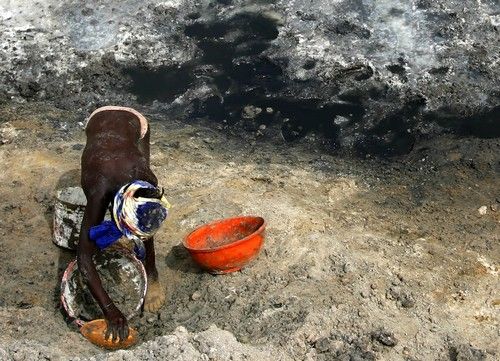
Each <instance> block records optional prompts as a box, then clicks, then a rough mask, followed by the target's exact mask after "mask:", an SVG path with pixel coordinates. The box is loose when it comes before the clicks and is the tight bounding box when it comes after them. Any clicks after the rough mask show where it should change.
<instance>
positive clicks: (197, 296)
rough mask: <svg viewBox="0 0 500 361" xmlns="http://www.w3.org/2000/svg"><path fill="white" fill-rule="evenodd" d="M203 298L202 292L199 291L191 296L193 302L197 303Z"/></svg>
mask: <svg viewBox="0 0 500 361" xmlns="http://www.w3.org/2000/svg"><path fill="white" fill-rule="evenodd" d="M200 298H201V292H198V291H195V292H194V293H193V294H192V295H191V299H192V300H193V301H197V300H199V299H200Z"/></svg>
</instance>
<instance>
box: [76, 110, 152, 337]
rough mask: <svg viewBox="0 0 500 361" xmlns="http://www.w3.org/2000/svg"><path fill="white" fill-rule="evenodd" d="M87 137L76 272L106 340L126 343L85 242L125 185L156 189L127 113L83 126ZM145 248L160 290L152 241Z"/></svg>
mask: <svg viewBox="0 0 500 361" xmlns="http://www.w3.org/2000/svg"><path fill="white" fill-rule="evenodd" d="M86 135H87V144H86V146H85V149H84V150H83V154H82V160H81V167H82V177H81V184H82V188H83V191H84V193H85V196H86V197H87V207H86V208H85V213H84V216H83V221H82V225H81V230H80V239H79V244H78V249H77V262H78V268H79V269H80V271H81V273H82V275H83V278H84V279H85V281H86V283H87V285H88V287H89V290H90V292H91V293H92V295H93V296H94V299H95V300H96V301H97V303H98V304H99V306H100V307H101V310H102V312H103V314H104V317H105V319H106V321H107V330H106V336H105V337H106V338H108V337H112V338H113V340H117V339H121V340H124V339H126V338H127V337H128V323H127V319H126V317H125V316H124V315H123V313H122V312H121V311H120V310H119V309H118V307H116V305H115V304H114V303H113V300H112V299H111V298H110V297H109V295H108V294H107V292H106V291H105V290H104V288H103V287H102V283H101V280H100V278H99V274H98V273H97V271H96V267H95V264H94V262H93V260H92V256H93V255H94V253H95V252H99V249H98V248H97V246H96V245H95V243H94V242H93V241H92V240H90V239H89V230H90V228H91V227H93V226H96V225H98V224H100V223H101V222H102V221H103V220H104V216H105V214H106V210H107V209H108V207H109V205H110V204H112V201H113V198H114V195H115V194H116V192H117V191H118V190H119V189H120V188H121V187H122V186H123V185H125V184H127V183H130V182H132V181H134V180H144V181H147V182H149V183H151V184H153V185H155V186H157V185H158V180H157V178H156V176H155V175H154V174H153V172H152V171H151V169H150V163H149V158H150V156H149V137H150V135H149V129H148V131H147V133H146V135H145V136H144V137H143V138H142V139H140V123H139V121H138V119H137V117H136V116H135V115H134V114H131V113H129V112H126V111H121V110H112V111H103V112H100V113H97V114H95V115H94V116H93V117H92V119H90V121H89V123H88V125H87V129H86ZM144 246H145V248H146V257H145V261H144V266H145V269H146V273H147V276H148V282H152V283H153V284H157V285H158V286H159V283H158V271H157V269H156V265H155V250H154V243H153V239H152V238H151V239H148V240H145V242H144ZM148 291H149V289H148ZM161 303H162V301H161Z"/></svg>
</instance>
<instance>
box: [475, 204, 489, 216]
mask: <svg viewBox="0 0 500 361" xmlns="http://www.w3.org/2000/svg"><path fill="white" fill-rule="evenodd" d="M477 211H478V212H479V214H480V215H482V216H484V215H485V214H486V212H487V211H488V207H486V206H481V207H479V209H478V210H477Z"/></svg>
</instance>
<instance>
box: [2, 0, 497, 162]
mask: <svg viewBox="0 0 500 361" xmlns="http://www.w3.org/2000/svg"><path fill="white" fill-rule="evenodd" d="M424 3H425V6H424V5H422V6H420V5H419V6H414V4H413V2H405V3H401V2H399V1H395V0H385V1H378V2H375V3H371V2H369V3H365V2H359V1H358V2H349V1H343V0H339V1H335V2H333V3H332V2H331V1H330V0H318V1H315V2H313V3H310V2H308V1H304V0H300V1H292V2H291V1H287V0H278V1H273V2H267V1H256V0H253V1H243V0H233V1H229V0H219V1H215V2H208V1H206V2H203V1H202V2H200V1H195V0H176V1H166V2H165V1H163V2H162V1H148V2H146V3H143V2H134V1H132V2H127V3H125V4H123V3H120V2H117V1H116V0H112V1H108V2H106V3H103V4H101V5H99V6H97V5H86V6H85V7H84V8H81V6H80V4H78V3H77V2H75V1H74V0H62V1H55V0H47V1H44V2H43V3H42V4H39V3H32V4H31V3H30V4H29V5H26V6H22V7H19V6H15V5H14V4H13V3H12V4H11V3H9V2H7V3H5V4H2V7H1V9H0V10H1V12H2V13H3V14H6V15H5V17H3V19H2V20H3V21H2V23H1V24H0V31H1V32H2V45H3V48H2V56H1V57H0V67H1V68H2V70H3V71H2V72H1V74H0V95H2V94H4V95H5V96H6V97H8V98H9V99H13V100H19V101H25V100H34V101H50V102H53V103H55V104H56V105H57V106H58V107H60V108H63V109H82V119H83V118H84V117H85V114H88V112H90V111H91V110H92V109H95V108H96V107H97V106H100V105H103V104H104V103H106V104H110V103H127V104H129V105H131V106H135V107H141V106H146V107H147V109H148V112H149V113H161V114H165V113H168V115H172V116H176V117H178V118H179V119H184V120H186V121H189V120H191V119H192V118H197V117H202V118H207V117H208V118H209V119H210V120H214V121H215V122H217V125H219V122H226V123H227V124H230V125H237V127H240V126H241V127H245V128H246V127H247V126H248V124H245V123H248V122H242V121H241V120H242V119H245V120H254V119H255V120H259V121H260V120H261V118H262V120H265V122H264V121H263V122H260V123H257V124H256V125H255V127H258V126H259V124H264V125H266V126H267V127H269V124H270V123H271V122H272V123H274V124H275V125H276V127H277V128H281V132H276V133H275V136H277V137H279V136H282V137H283V138H284V139H285V140H286V141H290V142H292V141H295V140H297V139H300V138H306V139H307V140H308V141H311V142H313V141H321V142H326V143H328V144H332V145H335V146H337V147H338V146H340V147H342V148H343V149H345V150H346V151H356V152H359V153H368V154H371V153H376V154H380V155H387V156H391V155H398V154H404V153H408V152H409V151H411V149H412V148H413V147H414V144H415V142H416V141H417V140H418V139H420V138H425V136H426V135H429V134H438V133H440V132H442V131H443V130H453V131H455V132H456V133H457V134H459V135H467V134H472V135H474V136H478V137H495V136H500V128H499V127H497V126H496V123H495V121H496V119H497V118H498V112H499V111H500V107H499V105H498V94H499V88H498V84H497V82H496V80H497V79H498V78H499V76H500V74H499V73H500V68H499V67H498V66H497V63H496V61H495V59H496V56H497V54H498V48H499V43H498V19H497V18H498V15H497V8H496V4H495V2H494V1H486V2H483V3H482V5H481V6H480V7H477V4H476V1H475V0H464V1H462V2H460V4H458V3H456V2H453V1H451V0H436V1H433V2H419V4H424ZM472 8H474V9H477V11H469V10H468V9H472ZM61 22H62V23H64V24H66V28H68V29H71V31H61V28H60V27H59V26H58V24H59V23H61ZM167 24H169V25H167ZM416 24H418V26H417V25H416ZM241 29H246V32H245V33H246V35H242V33H241V31H242V30H241ZM248 34H252V35H251V36H250V35H248ZM353 44H355V46H353ZM455 54H462V56H455ZM26 69H29V71H27V70H26ZM165 84H168V86H167V87H166V86H164V85H165ZM286 120H288V121H286ZM255 127H254V126H250V127H249V128H251V129H249V130H250V131H251V133H254V132H255V130H256V129H253V128H255ZM312 132H314V133H315V134H318V136H317V137H308V135H310V134H311V133H312ZM421 136H424V137H421ZM314 139H318V140H314Z"/></svg>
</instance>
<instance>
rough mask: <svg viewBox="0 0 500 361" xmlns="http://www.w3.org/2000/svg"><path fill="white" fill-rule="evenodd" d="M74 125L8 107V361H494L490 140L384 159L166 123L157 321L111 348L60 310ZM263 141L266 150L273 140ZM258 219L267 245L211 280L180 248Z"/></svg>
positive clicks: (3, 310) (35, 109)
mask: <svg viewBox="0 0 500 361" xmlns="http://www.w3.org/2000/svg"><path fill="white" fill-rule="evenodd" d="M80 116H81V115H77V114H73V113H71V112H63V111H60V110H57V109H55V108H51V107H48V106H44V105H41V104H31V105H8V106H7V105H3V106H2V107H1V109H0V138H1V139H0V144H1V145H0V164H1V165H2V171H1V172H0V198H1V199H2V204H1V206H0V329H1V330H2V332H1V333H0V360H4V359H5V360H10V359H13V360H36V359H51V360H59V359H63V360H65V359H80V360H84V359H85V360H86V359H95V360H102V359H108V360H133V359H155V358H157V359H180V360H279V359H282V360H496V359H498V358H499V357H500V352H499V343H498V340H499V336H500V332H499V325H498V315H499V307H500V294H499V289H500V287H499V286H500V283H499V280H498V262H499V260H500V245H499V235H500V232H499V231H500V210H498V208H499V207H500V182H499V172H500V164H499V154H500V141H499V140H498V139H489V140H485V139H474V138H460V139H458V138H454V137H453V136H443V137H441V138H438V139H434V140H429V141H423V142H421V143H419V145H418V146H417V147H415V149H414V150H413V151H412V152H411V153H410V154H409V155H407V156H405V157H402V158H396V159H392V160H391V161H384V160H380V159H372V158H367V159H359V158H349V157H345V156H344V157H340V156H338V155H335V154H328V152H324V151H321V150H319V149H318V148H317V147H313V146H311V145H310V144H309V143H308V142H307V141H306V140H303V141H302V142H299V143H295V144H292V145H285V144H284V143H280V142H279V141H277V140H276V139H278V138H276V137H272V139H275V140H269V139H268V140H262V139H264V138H266V134H265V133H266V132H273V129H271V128H269V129H266V130H264V131H263V133H264V135H263V136H261V137H258V138H257V139H256V140H254V141H247V139H246V138H243V137H238V136H235V135H231V136H229V135H227V134H226V133H222V132H219V131H216V130H214V129H213V128H212V129H210V128H207V127H204V126H203V125H200V124H185V123H183V124H181V123H178V122H175V121H172V120H167V119H163V118H162V117H160V116H157V117H151V121H152V130H153V131H152V143H153V144H152V167H153V170H154V171H155V173H156V174H157V175H158V178H159V180H160V183H161V184H162V185H163V186H164V187H165V189H166V193H167V194H168V196H169V200H170V201H171V203H172V204H173V209H172V212H171V217H170V218H169V220H168V222H167V224H166V226H165V227H164V229H163V230H162V232H161V234H159V236H158V237H157V243H156V244H157V253H158V254H157V263H158V266H159V271H160V276H161V278H162V280H163V282H164V284H165V286H166V292H167V302H166V304H165V306H164V307H163V308H162V310H161V312H160V313H159V314H158V315H156V314H154V315H153V314H147V313H144V314H143V315H141V317H137V318H136V319H134V320H133V321H132V322H131V324H132V326H134V327H136V328H137V329H138V330H139V332H140V334H141V338H142V342H141V344H140V345H138V346H136V347H135V348H133V349H131V350H128V351H119V352H114V353H107V352H104V351H102V350H100V349H98V348H96V347H94V346H93V345H91V344H90V343H88V342H87V341H86V340H85V339H84V338H83V337H82V336H80V335H79V333H78V332H77V329H76V328H75V327H74V326H72V325H70V324H68V323H67V322H66V320H65V318H64V315H63V312H62V311H61V310H60V306H59V303H58V288H59V283H60V276H61V271H63V270H64V268H65V266H66V265H67V263H68V262H69V261H70V260H71V259H72V258H73V257H74V254H72V253H71V252H69V251H65V250H62V249H59V248H58V247H56V246H54V245H53V243H52V241H51V222H52V216H53V214H52V211H53V202H54V194H55V191H56V190H57V189H58V188H60V187H63V186H67V185H76V184H78V172H79V159H80V155H81V151H82V148H83V144H84V142H85V139H84V133H83V131H82V129H81V125H78V123H77V121H78V119H80V118H79V117H80ZM270 138H271V137H270ZM240 214H255V215H261V216H263V217H264V218H265V219H266V220H267V222H268V228H267V238H266V243H265V247H264V250H263V251H262V253H261V254H260V256H259V258H258V259H257V260H256V261H255V262H253V263H252V264H251V265H249V266H248V267H247V268H245V269H244V270H242V271H241V272H237V273H234V274H230V275H225V276H212V275H210V274H207V273H204V272H202V271H201V270H199V269H198V268H197V267H196V266H195V265H194V264H193V263H192V262H191V260H190V258H189V255H188V254H187V253H186V251H185V250H184V249H183V247H182V246H181V240H182V238H183V236H185V235H186V234H187V233H188V232H189V231H190V230H192V229H193V228H194V227H196V226H198V225H201V224H203V223H205V222H209V221H211V220H214V219H219V218H223V217H228V216H234V215H240Z"/></svg>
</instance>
